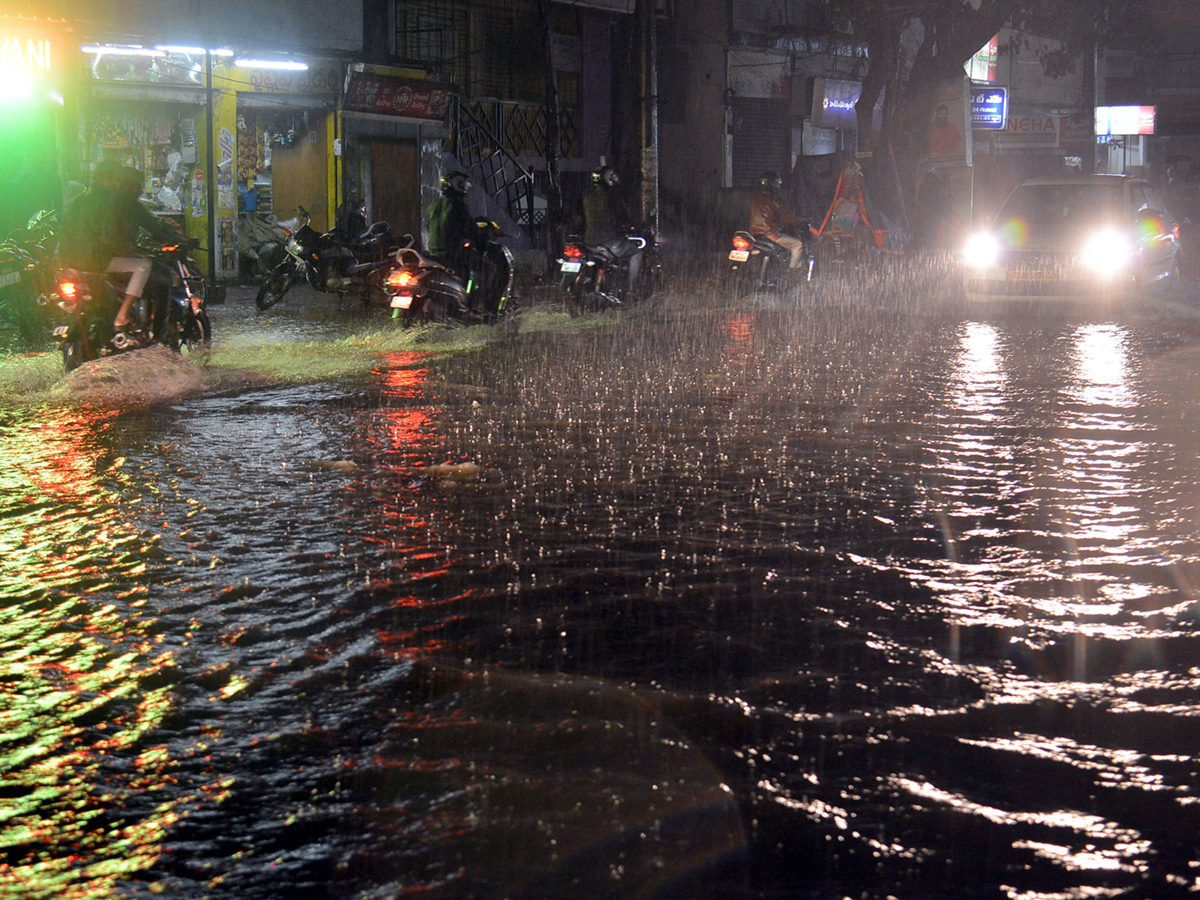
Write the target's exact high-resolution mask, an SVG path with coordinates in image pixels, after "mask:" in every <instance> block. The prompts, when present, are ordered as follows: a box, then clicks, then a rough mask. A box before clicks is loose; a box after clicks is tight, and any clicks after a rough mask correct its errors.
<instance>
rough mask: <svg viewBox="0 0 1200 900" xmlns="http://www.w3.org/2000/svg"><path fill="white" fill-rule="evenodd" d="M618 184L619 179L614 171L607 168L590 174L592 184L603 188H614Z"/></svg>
mask: <svg viewBox="0 0 1200 900" xmlns="http://www.w3.org/2000/svg"><path fill="white" fill-rule="evenodd" d="M620 183H621V179H620V178H618V177H617V173H616V170H614V169H612V168H610V167H609V166H601V167H600V168H598V169H597V170H596V171H595V172H593V173H592V184H596V185H602V186H604V187H616V186H617V185H618V184H620Z"/></svg>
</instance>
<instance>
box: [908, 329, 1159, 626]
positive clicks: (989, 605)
mask: <svg viewBox="0 0 1200 900" xmlns="http://www.w3.org/2000/svg"><path fill="white" fill-rule="evenodd" d="M1030 337H1034V340H1029V338H1030ZM1129 352H1130V351H1129V336H1128V334H1127V332H1126V330H1125V329H1124V328H1123V326H1120V325H1115V324H1084V325H1080V326H1078V327H1076V328H1074V329H1073V330H1071V331H1066V332H1062V333H1058V334H1040V335H1030V334H1028V333H1026V332H1025V331H1023V330H1017V329H1011V330H1008V331H1002V330H1001V328H1000V327H999V326H997V325H996V324H993V323H986V322H969V323H965V324H964V325H963V326H961V330H960V347H959V353H958V358H957V360H956V362H955V365H954V368H953V370H952V373H951V375H950V377H949V379H948V385H947V387H948V390H947V393H946V404H945V407H944V409H943V411H942V413H941V422H942V437H941V440H940V441H938V442H935V443H934V445H933V447H932V449H933V451H934V453H933V460H932V463H931V465H930V467H929V469H928V473H929V477H930V483H931V485H933V486H934V488H935V490H936V493H935V495H934V496H935V497H936V500H935V502H934V509H935V511H936V513H937V515H938V517H939V521H940V522H941V524H942V530H943V538H944V541H945V545H946V548H947V556H948V557H949V560H950V562H951V563H952V564H953V565H954V568H952V569H949V570H947V574H949V575H951V577H952V580H953V582H954V585H955V586H954V587H950V588H949V589H948V590H946V599H947V602H949V603H951V604H952V605H953V606H954V607H955V608H956V609H958V610H960V612H962V613H963V614H964V615H965V617H966V618H965V619H964V621H972V620H975V621H979V622H991V623H992V624H1003V625H1006V626H1009V627H1011V626H1013V625H1015V624H1016V623H1017V622H1027V621H1030V620H1033V621H1037V622H1038V623H1039V625H1040V627H1043V628H1048V629H1050V630H1051V631H1054V630H1058V629H1060V628H1061V629H1065V630H1067V631H1070V632H1076V631H1079V630H1083V631H1084V632H1097V631H1103V627H1102V626H1101V625H1100V622H1101V621H1102V620H1104V619H1106V618H1108V619H1111V620H1112V622H1113V624H1114V625H1116V624H1118V623H1121V622H1126V621H1128V613H1129V612H1130V611H1131V609H1134V608H1137V606H1136V604H1137V601H1139V600H1141V599H1144V598H1146V597H1149V596H1151V595H1153V594H1155V593H1156V592H1158V591H1159V590H1160V587H1161V584H1160V583H1159V580H1158V579H1155V580H1154V581H1152V582H1148V583H1143V584H1140V585H1139V584H1130V583H1128V582H1127V581H1125V580H1124V579H1115V578H1111V577H1107V576H1106V575H1105V574H1104V573H1105V569H1106V568H1111V567H1112V566H1113V565H1116V564H1118V563H1126V562H1137V561H1138V560H1139V558H1141V557H1142V556H1143V554H1144V553H1146V552H1147V551H1151V550H1152V548H1153V547H1154V546H1155V537H1156V536H1155V534H1154V531H1153V523H1152V522H1151V521H1148V519H1147V516H1146V506H1147V505H1149V504H1152V503H1153V498H1154V496H1155V489H1154V486H1153V485H1149V484H1145V483H1143V482H1142V481H1141V478H1142V473H1143V471H1144V466H1145V457H1146V454H1147V452H1148V451H1147V447H1146V445H1145V443H1144V441H1143V440H1142V436H1143V434H1144V433H1145V432H1146V430H1147V427H1148V426H1147V424H1146V423H1145V421H1143V420H1142V419H1140V418H1139V413H1138V408H1139V404H1140V402H1141V401H1140V399H1139V397H1138V395H1137V391H1136V386H1135V385H1134V383H1133V381H1132V379H1131V377H1130V372H1131V370H1132V363H1131V361H1130V359H1129ZM1038 435H1044V436H1045V437H1044V438H1041V439H1039V438H1037V437H1035V436H1038ZM1139 497H1141V498H1142V500H1140V501H1139ZM1014 530H1015V531H1016V532H1018V533H1021V534H1023V535H1024V536H1025V539H1024V540H1023V541H1022V542H1021V543H1020V544H1019V545H1018V547H1013V546H1009V545H1007V544H1006V545H1005V546H1003V547H998V546H996V544H995V543H994V541H993V540H992V539H993V538H994V537H996V536H999V535H1002V534H1006V533H1012V532H1014ZM1147 574H1149V573H1147ZM945 587H946V586H943V588H945Z"/></svg>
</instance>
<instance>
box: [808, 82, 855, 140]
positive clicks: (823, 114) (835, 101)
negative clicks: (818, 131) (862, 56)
mask: <svg viewBox="0 0 1200 900" xmlns="http://www.w3.org/2000/svg"><path fill="white" fill-rule="evenodd" d="M860 94H862V83H861V82H858V81H835V80H834V79H832V78H814V79H813V101H812V122H813V125H815V126H817V127H818V128H845V129H848V130H851V131H853V130H857V129H858V113H857V112H855V105H856V104H857V103H858V98H859V95H860Z"/></svg>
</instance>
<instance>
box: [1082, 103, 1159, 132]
mask: <svg viewBox="0 0 1200 900" xmlns="http://www.w3.org/2000/svg"><path fill="white" fill-rule="evenodd" d="M1154 113H1155V107H1153V106H1097V107H1096V135H1097V136H1106V135H1113V134H1154Z"/></svg>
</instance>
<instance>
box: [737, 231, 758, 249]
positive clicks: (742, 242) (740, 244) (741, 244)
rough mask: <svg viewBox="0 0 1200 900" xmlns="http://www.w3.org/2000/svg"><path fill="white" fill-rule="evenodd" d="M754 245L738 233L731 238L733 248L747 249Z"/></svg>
mask: <svg viewBox="0 0 1200 900" xmlns="http://www.w3.org/2000/svg"><path fill="white" fill-rule="evenodd" d="M753 246H754V245H753V244H751V243H750V242H749V241H748V240H746V239H745V238H744V237H742V236H741V235H740V234H739V235H738V236H737V237H735V238H734V239H733V249H734V250H749V249H750V248H751V247H753Z"/></svg>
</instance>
